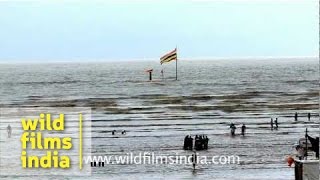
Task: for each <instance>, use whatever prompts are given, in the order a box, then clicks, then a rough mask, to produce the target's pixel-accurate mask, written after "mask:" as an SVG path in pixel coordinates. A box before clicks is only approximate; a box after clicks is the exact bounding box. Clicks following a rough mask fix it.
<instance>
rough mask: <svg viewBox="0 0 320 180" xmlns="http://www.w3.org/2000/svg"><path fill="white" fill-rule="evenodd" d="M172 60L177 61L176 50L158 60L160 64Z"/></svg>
mask: <svg viewBox="0 0 320 180" xmlns="http://www.w3.org/2000/svg"><path fill="white" fill-rule="evenodd" d="M173 60H177V48H175V49H174V50H173V51H171V52H169V53H167V54H166V55H164V56H162V57H161V58H160V64H163V63H167V62H170V61H173Z"/></svg>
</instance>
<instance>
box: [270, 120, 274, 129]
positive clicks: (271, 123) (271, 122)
mask: <svg viewBox="0 0 320 180" xmlns="http://www.w3.org/2000/svg"><path fill="white" fill-rule="evenodd" d="M270 125H271V130H273V119H272V118H271V121H270Z"/></svg>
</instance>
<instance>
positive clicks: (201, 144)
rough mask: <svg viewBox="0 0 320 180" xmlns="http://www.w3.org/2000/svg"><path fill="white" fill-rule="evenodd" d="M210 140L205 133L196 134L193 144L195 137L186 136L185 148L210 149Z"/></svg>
mask: <svg viewBox="0 0 320 180" xmlns="http://www.w3.org/2000/svg"><path fill="white" fill-rule="evenodd" d="M208 142H209V138H208V137H207V136H204V135H196V136H195V138H194V144H193V138H192V137H191V136H186V137H185V138H184V145H183V149H184V150H193V149H195V150H198V151H199V150H206V149H208Z"/></svg>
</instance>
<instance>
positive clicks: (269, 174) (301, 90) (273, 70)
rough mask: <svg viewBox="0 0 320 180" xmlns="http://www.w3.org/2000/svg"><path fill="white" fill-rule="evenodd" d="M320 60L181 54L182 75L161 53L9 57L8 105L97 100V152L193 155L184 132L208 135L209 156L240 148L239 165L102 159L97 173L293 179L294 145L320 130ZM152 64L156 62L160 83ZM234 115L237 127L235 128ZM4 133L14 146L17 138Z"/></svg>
mask: <svg viewBox="0 0 320 180" xmlns="http://www.w3.org/2000/svg"><path fill="white" fill-rule="evenodd" d="M318 63H319V62H318V60H316V59H303V58H300V59H299V58H297V59H281V60H279V59H263V60H257V59H253V60H246V59H242V60H212V61H205V60H201V59H199V60H189V61H188V60H186V61H183V60H179V70H178V73H179V79H178V81H175V80H174V78H175V66H174V64H168V65H163V66H160V64H159V62H158V61H157V62H155V61H132V62H107V63H102V62H97V63H48V64H44V63H35V64H2V65H0V76H1V78H0V107H1V108H10V107H90V108H91V110H92V117H91V118H92V147H91V152H92V154H93V155H126V154H127V153H134V154H138V153H140V152H153V153H155V154H157V155H176V154H179V155H191V154H192V152H191V151H185V150H183V149H182V148H183V140H184V137H185V136H186V135H192V136H195V135H197V134H204V135H206V136H208V138H209V139H210V140H209V144H208V146H209V148H208V150H205V151H199V155H204V156H213V155H237V156H239V157H240V163H239V164H225V165H221V164H220V165H213V164H208V165H199V166H198V167H197V170H196V171H193V170H192V166H191V165H189V164H157V165H154V164H151V165H150V164H143V165H137V164H110V165H107V166H105V167H94V168H93V170H92V177H90V178H92V179H106V178H108V179H118V178H121V179H150V178H155V179H213V178H214V179H269V180H270V179H277V180H279V179H283V180H287V179H293V178H294V169H293V168H289V167H288V166H287V163H286V160H285V159H286V156H288V155H291V154H292V153H293V152H294V149H293V145H294V144H295V143H296V142H297V141H298V139H299V138H302V137H304V134H305V129H306V128H308V131H309V135H311V136H315V135H318V134H319V114H318V110H319V64H318ZM147 68H153V69H154V80H153V81H151V82H150V81H148V74H146V73H145V72H144V70H145V69H147ZM162 69H163V70H164V79H162V77H161V75H160V71H161V70H162ZM295 112H298V114H299V118H298V121H295V120H294V113H295ZM307 113H311V120H310V121H309V120H308V118H307ZM270 118H273V119H275V118H278V122H279V128H278V129H277V130H271V129H270V124H269V123H270ZM230 123H234V124H235V125H236V127H237V130H236V136H235V137H231V136H230V135H229V132H230V129H229V125H230ZM243 123H244V124H245V125H246V126H247V132H246V135H245V136H244V137H242V136H240V127H241V125H242V124H243ZM8 124H11V126H12V128H13V135H14V132H15V128H16V127H18V125H17V124H14V123H11V122H9V121H3V122H1V125H0V130H1V132H2V133H1V135H3V132H5V130H6V127H7V125H8ZM113 130H116V131H117V133H116V134H115V135H112V134H111V131H113ZM123 130H125V131H126V132H127V133H126V134H125V135H122V134H121V133H120V132H121V131H123ZM16 135H17V136H18V134H16ZM3 139H5V138H2V140H3ZM4 141H5V140H3V142H2V143H9V144H8V151H9V150H10V148H13V147H14V146H15V145H12V144H11V145H10V142H7V141H6V142H4ZM12 163H13V164H16V165H17V166H18V165H19V163H20V162H12ZM51 178H52V179H55V177H51ZM83 179H85V177H83Z"/></svg>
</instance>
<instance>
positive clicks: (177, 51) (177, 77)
mask: <svg viewBox="0 0 320 180" xmlns="http://www.w3.org/2000/svg"><path fill="white" fill-rule="evenodd" d="M176 53H177V59H176V81H177V80H178V48H177V46H176Z"/></svg>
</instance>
